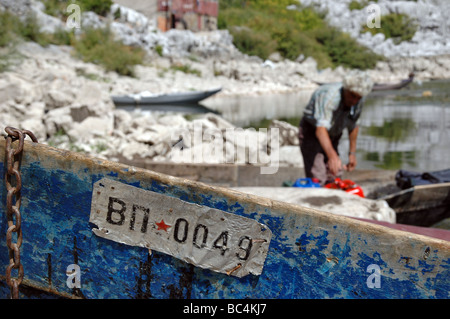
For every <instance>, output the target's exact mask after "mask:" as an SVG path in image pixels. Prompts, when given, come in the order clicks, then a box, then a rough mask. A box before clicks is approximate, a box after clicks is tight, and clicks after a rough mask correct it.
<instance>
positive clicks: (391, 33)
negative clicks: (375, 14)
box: [362, 13, 417, 44]
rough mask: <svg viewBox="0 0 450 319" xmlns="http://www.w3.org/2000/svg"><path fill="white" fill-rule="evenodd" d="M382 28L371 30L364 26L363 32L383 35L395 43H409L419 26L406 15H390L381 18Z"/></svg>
mask: <svg viewBox="0 0 450 319" xmlns="http://www.w3.org/2000/svg"><path fill="white" fill-rule="evenodd" d="M380 21H381V28H369V27H368V26H367V25H363V26H362V32H367V31H369V32H370V33H372V34H376V33H383V34H384V36H385V37H386V39H389V38H392V40H393V41H394V43H396V44H399V43H400V42H402V41H409V40H411V39H412V38H413V37H414V34H415V33H416V31H417V25H416V24H415V23H414V21H413V19H411V18H410V17H409V16H407V15H406V14H397V13H390V14H387V15H384V16H381V19H380Z"/></svg>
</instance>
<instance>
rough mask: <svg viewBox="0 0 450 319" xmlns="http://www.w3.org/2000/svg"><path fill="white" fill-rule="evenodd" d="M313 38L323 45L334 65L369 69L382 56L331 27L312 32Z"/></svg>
mask: <svg viewBox="0 0 450 319" xmlns="http://www.w3.org/2000/svg"><path fill="white" fill-rule="evenodd" d="M313 34H314V37H315V39H316V40H317V41H318V42H319V43H320V44H322V45H323V48H324V49H325V51H326V53H327V54H328V56H329V57H330V59H331V61H332V63H333V65H334V66H338V65H342V66H345V67H351V68H357V69H362V70H364V69H370V68H373V67H375V65H376V62H377V61H379V60H382V57H380V56H379V55H377V54H376V53H374V52H372V51H371V50H369V49H368V48H366V47H364V46H362V45H360V44H358V43H357V42H356V41H355V40H354V39H352V38H351V37H350V35H349V34H347V33H343V32H341V31H339V30H337V29H336V28H333V27H323V28H320V29H317V30H315V31H314V32H313Z"/></svg>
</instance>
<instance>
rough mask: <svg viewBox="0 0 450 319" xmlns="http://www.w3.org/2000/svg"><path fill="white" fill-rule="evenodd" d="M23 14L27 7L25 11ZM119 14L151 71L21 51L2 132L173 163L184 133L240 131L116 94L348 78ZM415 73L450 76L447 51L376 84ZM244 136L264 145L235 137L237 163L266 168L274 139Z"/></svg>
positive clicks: (302, 84)
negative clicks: (146, 108)
mask: <svg viewBox="0 0 450 319" xmlns="http://www.w3.org/2000/svg"><path fill="white" fill-rule="evenodd" d="M24 2H26V3H27V4H28V9H29V10H35V11H36V12H38V13H39V14H38V17H39V19H40V21H41V24H42V25H43V26H44V27H45V28H47V29H49V30H50V31H51V29H52V28H53V29H54V28H57V27H58V26H60V23H61V22H60V21H57V19H56V20H55V18H53V17H50V16H47V15H45V14H44V13H43V12H42V3H40V2H38V1H24ZM5 3H9V5H10V8H11V6H14V4H15V3H16V2H11V1H7V0H2V1H0V4H1V5H3V6H5ZM114 6H115V7H114V8H112V10H116V9H117V5H114ZM25 8H27V7H26V6H25ZM17 10H25V9H24V7H23V6H22V7H20V6H19V7H18V8H17ZM121 10H123V12H122V15H121V18H120V19H119V20H117V21H114V22H113V23H112V24H111V27H112V29H113V30H114V31H115V34H117V37H118V38H120V39H122V40H123V41H124V42H125V43H127V44H134V45H140V46H142V47H143V48H145V49H146V50H147V51H148V58H147V61H146V63H145V65H140V66H138V67H136V72H135V73H136V76H135V77H126V76H120V75H118V74H116V73H114V72H106V71H105V70H104V69H102V68H101V67H99V66H97V65H94V64H91V63H84V62H82V61H81V60H79V59H77V58H76V57H74V55H73V49H72V48H71V47H68V46H54V45H50V46H48V47H41V46H39V45H38V44H36V43H34V42H27V43H22V44H20V45H19V46H18V51H19V53H20V54H21V58H20V62H19V63H16V64H15V65H14V66H12V67H11V69H10V70H8V71H6V72H3V73H1V74H0V114H1V116H0V127H1V129H2V132H4V127H6V126H14V127H19V128H24V129H29V130H31V131H33V132H34V133H35V134H36V135H37V137H38V139H39V140H40V142H43V143H48V144H50V145H53V146H57V147H60V148H65V149H70V150H75V151H81V152H85V153H87V154H90V155H94V156H97V157H103V158H108V159H112V160H115V159H117V158H118V157H119V156H123V157H126V158H127V159H133V158H147V159H152V160H154V161H171V160H174V158H173V156H172V155H173V152H172V150H173V147H174V145H175V144H176V143H177V142H179V140H177V137H179V136H176V134H175V135H174V131H176V129H185V131H186V130H187V131H189V132H191V133H193V130H194V128H195V127H199V126H201V127H202V132H203V134H204V133H205V131H206V130H208V129H209V130H210V131H209V132H211V130H215V131H216V132H220V134H222V135H221V137H222V138H223V144H222V146H223V147H224V148H225V147H226V145H228V144H229V143H230V142H231V141H230V140H227V139H226V137H225V134H224V132H225V131H226V130H227V129H237V128H236V127H235V126H234V125H233V124H232V123H229V122H227V121H226V120H224V119H223V118H221V117H219V116H217V115H215V114H204V115H198V116H195V117H192V116H183V115H182V114H167V113H148V112H142V111H139V110H136V111H134V112H127V111H124V110H120V109H117V108H116V107H115V106H114V104H113V102H112V100H111V95H121V94H134V93H139V92H141V91H151V92H154V93H165V92H173V91H186V90H207V89H212V88H217V87H222V91H221V92H220V93H219V94H218V95H217V96H215V97H212V98H217V99H223V98H226V97H227V96H236V95H263V94H273V93H289V92H298V91H308V92H312V91H313V90H314V89H315V88H316V87H317V85H316V84H315V82H316V81H318V82H331V81H339V80H340V79H341V78H342V76H343V75H344V74H345V72H346V71H347V70H345V69H344V68H342V67H338V68H336V69H334V70H332V69H326V70H318V69H317V64H316V62H315V61H314V59H312V58H306V59H304V58H303V57H299V59H298V60H297V61H289V60H283V59H281V58H279V57H277V55H276V54H275V55H273V56H272V57H271V59H270V60H267V61H262V60H261V59H259V58H256V57H249V56H246V55H244V54H242V53H240V52H239V51H238V50H237V49H236V48H235V47H234V46H233V44H232V38H231V36H230V34H229V33H228V32H227V31H220V30H219V31H215V32H205V33H196V34H194V33H192V32H189V31H179V30H171V31H169V32H166V33H160V32H157V31H155V29H154V26H153V25H152V23H151V22H150V21H149V20H148V19H146V18H145V17H143V16H142V15H140V14H139V13H137V12H135V11H133V10H130V9H127V8H124V7H121ZM82 22H83V25H102V24H105V23H106V22H105V21H104V20H103V19H101V18H99V17H97V16H96V15H95V14H93V13H92V12H86V13H83V15H82ZM151 30H152V32H150V31H151ZM156 45H160V46H161V47H162V48H163V55H162V56H160V55H158V54H156V53H155V51H154V47H155V46H156ZM441 53H442V54H441ZM447 53H448V52H447ZM172 65H189V66H190V68H191V69H195V70H198V71H199V72H198V73H197V74H191V73H184V72H181V71H174V70H172V69H171V68H170V66H172ZM411 71H414V72H415V73H416V79H417V80H430V79H442V78H450V55H448V54H444V53H443V52H440V54H437V55H431V56H430V55H428V56H392V57H389V59H388V60H387V61H384V62H379V63H378V64H377V66H376V68H375V69H374V70H369V72H370V74H371V76H372V77H373V79H374V80H375V81H376V82H394V81H399V80H400V79H403V78H405V77H407V75H408V73H409V72H411ZM199 74H200V75H199ZM273 126H276V127H278V128H280V135H281V137H282V140H281V144H280V146H281V147H280V153H279V160H280V165H295V166H301V165H302V163H301V161H298V159H297V160H296V161H294V162H292V160H289V158H292V156H289V154H290V153H289V152H292V149H294V148H295V150H296V151H298V149H297V147H296V144H297V143H298V141H296V139H295V136H296V128H295V127H292V126H290V125H288V124H287V123H280V122H275V123H273ZM244 134H246V138H248V139H249V140H254V141H258V142H257V143H256V145H257V146H256V148H255V147H252V146H249V145H247V144H251V143H246V144H244V145H243V144H242V143H241V144H239V142H240V141H242V140H240V139H236V138H235V139H233V141H232V142H233V143H234V146H233V148H234V149H235V150H236V151H237V150H238V149H240V148H244V149H245V150H246V154H247V155H246V156H245V158H239V159H237V158H236V157H235V160H239V161H240V162H242V163H248V164H261V163H267V156H270V155H271V148H270V145H269V144H268V143H267V136H261V132H254V131H249V132H245V133H244ZM244 140H245V139H244ZM203 142H204V143H203V147H206V148H207V151H206V152H207V153H208V154H210V153H211V147H212V146H213V140H212V139H211V138H206V139H204V140H203ZM227 143H228V144H227ZM268 145H269V147H268ZM184 146H185V147H186V145H184ZM215 150H216V151H217V149H215ZM203 152H205V150H203ZM251 152H257V153H258V154H259V156H257V158H258V161H257V162H256V163H254V162H252V161H250V160H249V158H252V155H250V154H251ZM261 154H266V156H264V155H261ZM230 160H231V159H230V158H226V157H224V156H222V157H221V158H217V157H215V158H211V157H210V156H209V157H208V156H204V157H203V161H212V162H213V163H218V162H221V161H222V162H223V161H230Z"/></svg>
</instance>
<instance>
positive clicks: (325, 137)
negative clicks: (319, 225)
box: [299, 70, 373, 185]
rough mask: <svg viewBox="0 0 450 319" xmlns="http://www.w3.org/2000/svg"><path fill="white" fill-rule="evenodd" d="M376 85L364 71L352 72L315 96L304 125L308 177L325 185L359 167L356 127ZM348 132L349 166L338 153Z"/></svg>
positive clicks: (302, 147)
mask: <svg viewBox="0 0 450 319" xmlns="http://www.w3.org/2000/svg"><path fill="white" fill-rule="evenodd" d="M372 87H373V82H372V80H371V79H370V77H369V76H368V75H367V74H366V73H365V72H362V71H356V70H355V71H351V72H349V73H348V74H347V75H346V76H345V77H344V80H343V81H342V83H332V84H325V85H322V86H320V87H319V88H318V89H317V90H316V91H315V92H314V93H313V95H312V97H311V100H310V101H309V103H308V105H307V106H306V108H305V111H304V114H303V118H302V120H301V121H300V127H299V140H300V150H301V153H302V155H303V162H304V165H305V174H306V177H310V178H317V179H318V180H319V181H320V184H321V185H324V184H326V183H329V182H332V181H334V179H335V178H336V177H339V176H341V175H342V170H343V169H346V170H348V171H352V170H353V169H354V168H355V167H356V164H357V162H356V155H355V152H356V139H357V136H358V126H357V124H356V122H357V120H358V119H359V116H360V114H361V109H362V104H363V100H364V97H365V96H367V95H368V94H369V93H370V91H371V90H372ZM344 129H347V130H348V135H349V140H350V148H349V153H348V163H347V165H343V164H342V160H341V158H340V156H339V152H338V144H339V140H340V139H341V137H342V133H343V131H344Z"/></svg>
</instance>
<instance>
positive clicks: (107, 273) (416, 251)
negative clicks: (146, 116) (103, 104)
mask: <svg viewBox="0 0 450 319" xmlns="http://www.w3.org/2000/svg"><path fill="white" fill-rule="evenodd" d="M0 153H1V154H4V142H3V141H1V142H0ZM0 168H1V170H2V172H4V170H5V166H4V164H0ZM20 171H21V174H22V183H23V188H22V205H21V212H22V216H23V217H22V218H23V220H22V229H23V244H22V247H21V262H22V264H23V267H24V272H25V279H24V281H23V283H22V285H21V294H20V296H21V298H47V297H62V298H98V299H113V298H125V299H130V298H157V299H162V298H164V299H166V298H192V299H196V298H199V299H210V298H211V299H223V298H226V299H243V298H265V299H272V298H273V299H300V298H449V291H450V242H447V241H443V240H439V239H433V238H430V237H426V236H420V235H415V234H411V233H407V232H403V231H398V230H393V229H389V228H386V227H383V226H380V225H372V224H369V223H366V222H363V221H358V220H353V219H350V218H346V217H342V216H336V215H331V214H327V213H323V212H320V211H315V210H311V209H306V208H302V207H298V206H294V205H290V204H286V203H280V202H276V201H272V200H268V199H265V198H260V197H256V196H251V195H246V194H242V193H239V192H236V191H232V190H229V189H224V188H218V187H213V186H209V185H205V184H202V183H196V182H192V181H188V180H184V179H179V178H174V177H171V176H167V175H163V174H159V173H155V172H152V171H147V170H143V169H139V168H134V167H130V166H126V165H122V164H118V163H113V162H108V161H103V160H99V159H92V158H88V157H85V156H83V155H80V154H76V153H71V152H68V151H63V150H58V149H54V148H51V147H48V146H45V145H39V144H32V143H28V142H26V143H25V149H24V156H23V159H22V165H21V169H20ZM102 178H108V179H112V180H115V181H119V182H121V183H124V184H128V185H132V186H135V187H139V188H141V189H145V190H151V191H153V192H157V193H160V194H164V195H167V196H170V197H173V198H179V199H182V200H184V201H187V202H190V203H196V204H199V205H203V206H208V207H212V208H216V209H219V210H222V211H225V212H228V213H231V214H236V215H240V216H244V217H247V218H250V219H254V220H256V221H257V222H259V223H262V224H264V225H266V226H267V227H268V228H269V229H270V230H271V231H272V238H271V241H270V246H269V249H268V253H267V257H266V259H265V263H264V268H263V271H262V274H261V275H252V274H249V275H247V276H244V277H242V278H237V277H235V276H229V275H227V274H222V273H218V272H215V271H212V270H208V269H203V268H200V267H197V266H194V265H192V264H189V263H187V262H184V261H181V260H179V259H177V258H175V257H172V256H170V255H168V254H164V253H160V252H157V251H152V252H151V254H150V253H149V250H148V249H146V248H142V247H135V246H129V245H125V244H122V243H118V242H115V241H112V240H108V239H104V238H101V237H98V236H96V235H95V234H94V233H93V231H92V228H94V227H95V225H93V224H91V223H90V222H89V217H90V210H91V199H92V190H93V185H94V183H96V182H97V181H99V180H101V179H102ZM0 189H1V192H0V196H1V205H2V211H5V201H6V191H5V187H4V185H2V186H0ZM6 228H7V226H6V220H5V217H4V215H3V216H2V218H1V219H0V233H1V234H5V233H6ZM1 247H4V248H3V249H2V248H1ZM8 263H9V260H8V252H7V248H6V243H5V236H1V240H0V265H1V266H2V269H6V266H7V265H8ZM74 264H75V265H78V267H79V270H80V276H79V279H80V282H79V287H73V286H71V285H70V284H68V274H67V269H68V266H70V265H74ZM374 269H375V270H374ZM377 269H378V271H379V272H377V271H376V270H377ZM0 276H1V277H0V279H1V282H2V283H1V284H0V294H1V297H3V298H8V297H9V288H8V287H7V286H6V285H5V283H4V276H3V274H1V273H0Z"/></svg>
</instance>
